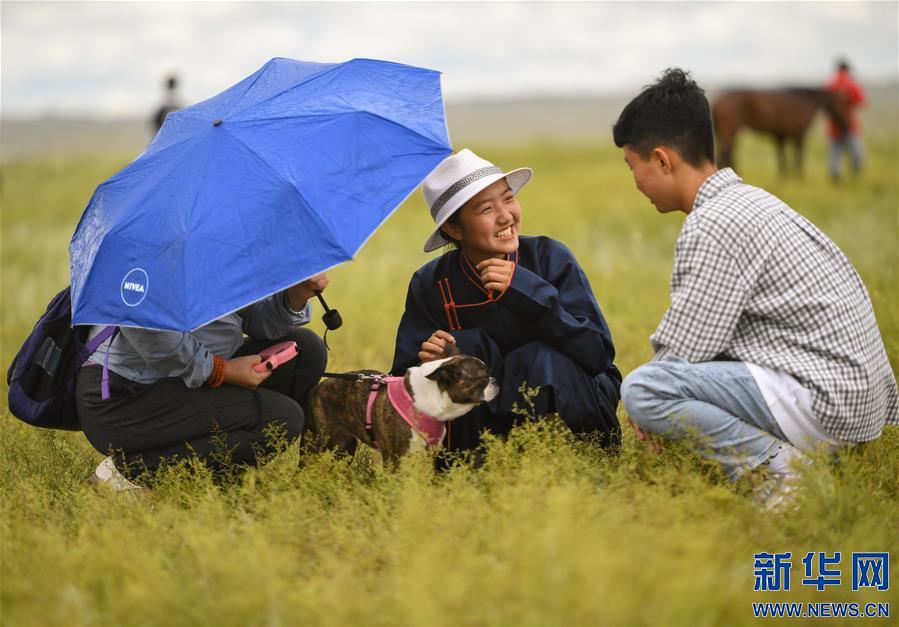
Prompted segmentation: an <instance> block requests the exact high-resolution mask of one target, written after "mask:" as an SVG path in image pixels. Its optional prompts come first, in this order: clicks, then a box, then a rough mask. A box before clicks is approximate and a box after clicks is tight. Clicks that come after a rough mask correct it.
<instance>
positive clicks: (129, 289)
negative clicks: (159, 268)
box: [122, 268, 150, 307]
mask: <svg viewBox="0 0 899 627" xmlns="http://www.w3.org/2000/svg"><path fill="white" fill-rule="evenodd" d="M149 287H150V277H148V276H147V273H146V271H144V270H143V269H142V268H134V269H133V270H131V271H130V272H128V274H126V275H125V278H124V280H123V281H122V301H124V303H125V304H126V305H128V306H129V307H136V306H137V305H140V304H141V303H142V302H143V301H144V299H145V298H146V297H147V290H148V289H149Z"/></svg>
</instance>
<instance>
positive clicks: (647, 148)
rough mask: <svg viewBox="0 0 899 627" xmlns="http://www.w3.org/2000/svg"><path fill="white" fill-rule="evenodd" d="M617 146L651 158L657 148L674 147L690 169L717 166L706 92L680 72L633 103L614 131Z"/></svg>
mask: <svg viewBox="0 0 899 627" xmlns="http://www.w3.org/2000/svg"><path fill="white" fill-rule="evenodd" d="M612 135H613V137H614V139H615V145H616V146H618V147H619V148H621V147H623V146H628V147H629V148H630V149H631V150H634V151H636V152H637V153H638V154H639V155H640V156H642V157H647V156H649V153H650V152H651V151H652V149H653V148H654V147H655V146H660V145H661V146H670V147H671V148H674V149H675V150H677V151H678V152H679V153H680V155H681V157H683V158H684V160H685V161H687V163H689V164H690V165H693V166H696V167H699V166H700V165H702V164H703V162H704V161H710V162H712V163H714V162H715V134H714V132H713V131H712V115H711V112H710V111H709V101H708V100H707V99H706V97H705V92H704V91H703V90H702V88H701V87H699V85H697V84H696V82H695V81H694V80H693V79H692V78H690V74H689V73H688V72H684V71H683V70H681V69H679V68H669V69H667V70H665V72H664V74H662V77H661V78H660V79H659V80H657V81H656V82H655V83H654V84H652V85H649V86H647V87H646V88H645V89H644V90H643V91H642V92H641V93H640V95H639V96H637V97H636V98H634V99H633V100H631V101H630V102H629V103H628V104H627V106H626V107H625V108H624V110H623V111H622V112H621V115H620V116H619V117H618V121H617V122H616V123H615V127H614V128H613V129H612Z"/></svg>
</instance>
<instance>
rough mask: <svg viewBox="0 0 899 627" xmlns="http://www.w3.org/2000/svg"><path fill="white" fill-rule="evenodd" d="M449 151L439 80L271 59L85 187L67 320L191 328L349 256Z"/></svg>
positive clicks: (354, 64)
mask: <svg viewBox="0 0 899 627" xmlns="http://www.w3.org/2000/svg"><path fill="white" fill-rule="evenodd" d="M450 152H451V148H450V144H449V138H448V136H447V130H446V121H445V119H444V110H443V100H442V97H441V91H440V75H439V73H438V72H434V71H432V70H425V69H421V68H416V67H411V66H407V65H400V64H396V63H388V62H384V61H374V60H366V59H354V60H352V61H348V62H346V63H339V64H322V63H304V62H300V61H294V60H291V59H272V60H271V61H269V62H268V63H266V64H265V65H264V66H262V68H261V69H259V71H257V72H256V73H255V74H253V75H252V76H249V77H248V78H246V79H244V80H243V81H241V82H239V83H238V84H236V85H234V86H233V87H231V88H230V89H228V90H226V91H224V92H222V93H221V94H219V95H217V96H215V97H213V98H210V99H209V100H206V101H204V102H201V103H199V104H196V105H194V106H192V107H189V108H187V109H182V110H180V111H178V112H175V113H171V114H169V116H168V118H167V119H166V121H165V124H163V126H162V128H161V129H160V131H159V133H158V135H157V136H156V137H155V138H154V139H153V141H152V142H151V143H150V145H149V146H148V147H147V149H146V151H144V153H143V154H141V155H140V156H139V157H138V158H137V159H136V160H135V161H133V162H132V163H131V164H129V165H128V166H126V167H125V168H124V169H122V170H121V171H120V172H118V173H117V174H115V175H114V176H113V177H112V178H110V179H109V180H107V181H106V182H104V183H103V184H101V185H100V186H99V187H98V188H97V190H96V191H95V192H94V195H93V197H92V198H91V200H90V202H89V203H88V205H87V208H86V209H85V211H84V215H83V216H82V218H81V222H80V223H79V224H78V228H77V230H76V231H75V235H74V236H73V238H72V243H71V246H70V250H69V252H70V256H71V275H72V276H71V278H72V321H73V323H74V324H104V325H120V326H132V327H142V328H149V329H169V330H177V331H191V330H194V329H196V328H198V327H200V326H203V325H204V324H206V323H208V322H210V321H212V320H215V319H217V318H219V317H221V316H223V315H225V314H227V313H229V312H232V311H236V310H237V309H240V308H241V307H243V306H245V305H248V304H250V303H252V302H255V301H257V300H259V299H262V298H264V297H266V296H268V295H270V294H273V293H275V292H278V291H280V290H282V289H284V288H286V287H288V286H290V285H293V284H295V283H298V282H299V281H302V280H304V279H306V278H308V277H310V276H313V275H315V274H317V273H319V272H322V271H324V270H326V269H328V268H331V267H333V266H334V265H336V264H338V263H341V262H343V261H346V260H348V259H350V258H352V257H353V256H354V255H355V254H356V252H357V251H358V250H359V249H360V248H361V247H362V245H363V244H364V243H365V241H366V240H367V239H368V238H369V237H370V236H371V235H372V233H373V232H374V231H375V230H376V229H377V228H378V226H380V225H381V223H382V222H384V220H386V219H387V217H388V216H389V215H390V214H391V213H392V212H393V211H394V209H396V207H397V206H399V205H400V203H402V201H403V200H404V199H405V198H406V197H407V196H408V195H409V194H410V193H411V192H412V191H413V190H414V189H415V187H416V186H417V185H418V184H419V183H420V182H421V181H422V179H423V178H424V177H425V176H427V174H428V173H429V172H430V171H431V170H432V169H433V168H434V167H435V166H436V165H437V164H438V163H439V162H440V161H441V160H442V159H443V158H444V157H446V156H447V155H448V154H450Z"/></svg>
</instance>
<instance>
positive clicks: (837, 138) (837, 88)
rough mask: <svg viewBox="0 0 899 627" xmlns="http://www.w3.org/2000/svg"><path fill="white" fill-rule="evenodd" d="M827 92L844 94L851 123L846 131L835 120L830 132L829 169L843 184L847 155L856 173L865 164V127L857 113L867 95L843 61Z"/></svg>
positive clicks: (831, 174) (838, 65)
mask: <svg viewBox="0 0 899 627" xmlns="http://www.w3.org/2000/svg"><path fill="white" fill-rule="evenodd" d="M826 89H827V91H829V92H835V93H841V94H843V96H844V97H845V98H846V109H847V122H848V124H847V126H846V128H842V127H840V126H839V125H838V124H837V123H836V122H834V121H833V119H830V120H829V121H828V132H829V134H830V149H829V152H828V166H829V168H830V177H831V178H832V179H833V180H834V181H839V180H840V170H841V169H842V160H843V153H845V152H848V153H849V156H850V157H851V159H852V171H853V173H854V174H858V173H859V171H860V170H861V167H862V162H863V161H864V150H863V147H862V133H861V126H860V125H859V122H858V115H857V114H856V112H855V110H856V109H858V108H859V107H861V106H863V105H864V104H865V92H864V90H863V89H862V88H861V85H859V84H858V83H857V82H856V80H855V78H853V76H852V73H851V70H850V69H849V63H847V62H846V61H845V60H842V59H841V60H839V61H837V71H836V74H834V75H833V77H832V78H831V79H830V81H828V83H827V86H826Z"/></svg>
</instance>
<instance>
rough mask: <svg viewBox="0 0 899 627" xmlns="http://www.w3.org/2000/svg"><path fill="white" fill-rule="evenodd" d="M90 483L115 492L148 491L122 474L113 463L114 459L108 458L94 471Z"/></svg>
mask: <svg viewBox="0 0 899 627" xmlns="http://www.w3.org/2000/svg"><path fill="white" fill-rule="evenodd" d="M88 481H89V482H90V483H91V484H92V485H105V486H108V487H109V488H111V489H112V490H114V491H115V492H130V491H137V490H146V489H147V488H145V487H144V486H141V485H137V484H136V483H133V482H131V481H129V480H128V479H127V477H125V475H123V474H122V473H120V472H119V469H118V468H116V467H115V464H114V463H112V457H107V458H106V459H104V460H103V461H102V462H100V465H98V466H97V469H96V470H94V474H93V475H91V478H90V479H88Z"/></svg>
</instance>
